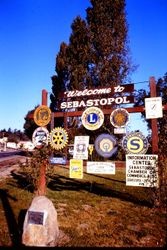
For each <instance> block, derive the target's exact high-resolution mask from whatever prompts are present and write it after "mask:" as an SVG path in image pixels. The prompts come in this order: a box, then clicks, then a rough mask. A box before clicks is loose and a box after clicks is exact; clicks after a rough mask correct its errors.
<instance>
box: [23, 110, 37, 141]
mask: <svg viewBox="0 0 167 250" xmlns="http://www.w3.org/2000/svg"><path fill="white" fill-rule="evenodd" d="M37 107H38V106H36V107H35V108H34V109H33V110H30V111H28V113H27V115H26V116H25V118H24V119H25V123H24V126H23V127H24V133H25V135H26V136H27V137H28V138H29V139H30V140H32V135H33V132H34V130H35V129H36V128H37V127H38V126H37V125H36V123H35V122H34V120H33V119H32V118H30V117H29V116H30V115H32V114H33V113H34V111H35V109H36V108H37Z"/></svg>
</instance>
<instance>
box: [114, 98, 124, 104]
mask: <svg viewBox="0 0 167 250" xmlns="http://www.w3.org/2000/svg"><path fill="white" fill-rule="evenodd" d="M122 102H123V99H122V97H116V98H115V103H117V104H120V103H122Z"/></svg>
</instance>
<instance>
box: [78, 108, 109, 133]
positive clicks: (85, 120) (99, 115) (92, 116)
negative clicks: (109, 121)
mask: <svg viewBox="0 0 167 250" xmlns="http://www.w3.org/2000/svg"><path fill="white" fill-rule="evenodd" d="M81 120H82V124H83V126H84V127H85V128H86V129H89V130H96V129H98V128H100V127H101V125H102V124H103V122H104V114H103V112H102V110H101V109H99V108H97V107H90V108H87V109H86V110H85V111H84V112H83V113H82V117H81Z"/></svg>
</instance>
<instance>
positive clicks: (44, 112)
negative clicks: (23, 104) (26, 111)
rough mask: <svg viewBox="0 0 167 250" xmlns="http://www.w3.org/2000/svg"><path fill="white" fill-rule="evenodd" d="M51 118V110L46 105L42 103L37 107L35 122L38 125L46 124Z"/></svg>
mask: <svg viewBox="0 0 167 250" xmlns="http://www.w3.org/2000/svg"><path fill="white" fill-rule="evenodd" d="M50 120H51V110H50V108H48V107H47V106H45V105H41V106H39V107H37V108H36V109H35V112H34V122H35V123H36V124H37V125H38V126H42V127H43V126H46V125H47V124H48V123H49V122H50Z"/></svg>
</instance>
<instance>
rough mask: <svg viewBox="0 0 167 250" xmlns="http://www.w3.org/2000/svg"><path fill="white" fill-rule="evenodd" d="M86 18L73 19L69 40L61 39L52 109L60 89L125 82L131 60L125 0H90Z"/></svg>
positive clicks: (131, 68) (53, 88) (53, 79)
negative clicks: (62, 40) (64, 41)
mask: <svg viewBox="0 0 167 250" xmlns="http://www.w3.org/2000/svg"><path fill="white" fill-rule="evenodd" d="M90 3H91V4H92V7H90V8H88V9H87V10H86V12H87V18H86V20H83V19H81V17H79V16H78V17H76V19H74V21H73V23H72V25H71V28H72V33H71V35H70V39H69V44H68V45H67V44H65V43H62V44H61V46H60V52H59V53H58V55H57V58H56V67H55V70H56V75H55V76H53V77H52V94H51V96H50V98H51V106H50V107H51V109H52V111H54V110H56V109H57V108H56V107H57V100H58V93H59V91H64V90H66V91H68V90H72V89H80V90H81V89H84V88H90V87H96V86H111V85H118V84H121V83H123V82H124V81H125V80H126V78H127V77H128V75H129V74H130V72H131V71H132V70H133V66H132V64H131V61H130V56H129V49H128V40H127V30H128V29H127V24H126V15H125V0H119V1H118V0H96V1H95V0H90Z"/></svg>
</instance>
